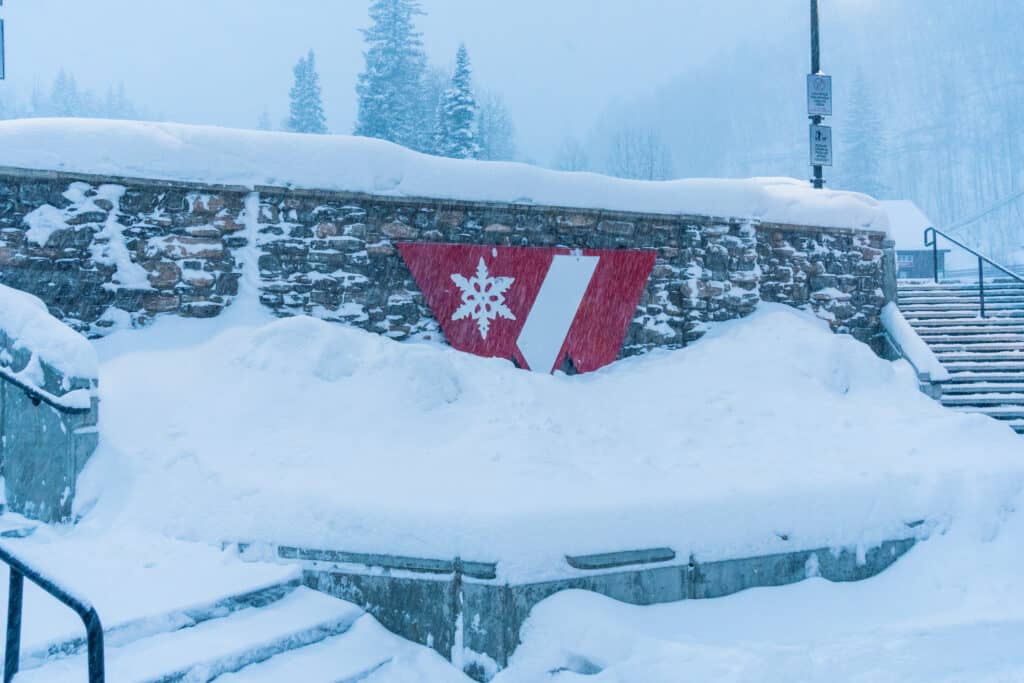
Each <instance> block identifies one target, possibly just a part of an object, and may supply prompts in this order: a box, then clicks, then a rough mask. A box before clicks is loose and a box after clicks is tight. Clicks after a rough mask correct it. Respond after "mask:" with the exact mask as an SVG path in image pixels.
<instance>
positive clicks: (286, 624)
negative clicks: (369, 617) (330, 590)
mask: <svg viewBox="0 0 1024 683" xmlns="http://www.w3.org/2000/svg"><path fill="white" fill-rule="evenodd" d="M362 614H363V612H362V610H361V609H359V608H358V607H356V606H355V605H353V604H351V603H347V602H344V601H342V600H338V599H336V598H332V597H330V596H327V595H324V594H322V593H317V592H316V591H313V590H310V589H309V588H298V589H296V590H295V591H294V592H292V593H291V594H290V595H288V596H286V597H284V598H282V599H281V600H279V601H277V602H274V603H271V604H270V605H267V606H265V607H261V608H249V609H244V610H241V611H239V612H235V613H233V614H231V615H229V616H227V617H224V618H222V619H214V620H212V621H207V622H204V623H202V624H200V625H198V626H195V627H193V628H186V629H182V630H180V631H173V632H170V633H161V634H159V635H156V636H152V637H150V638H145V639H142V640H138V641H135V642H133V643H130V644H128V645H125V646H123V647H118V648H110V649H108V650H107V679H108V680H110V681H112V682H116V683H136V682H141V681H154V680H161V679H163V678H164V677H166V676H171V675H173V674H181V673H185V672H188V671H191V670H193V669H196V670H200V671H202V672H203V675H201V676H199V677H197V678H196V679H194V680H196V681H209V680H212V678H213V677H214V676H216V675H217V674H220V673H224V672H227V671H235V670H237V669H239V668H241V667H242V666H245V665H246V664H251V663H253V662H256V661H261V660H263V659H266V658H267V657H268V656H271V655H273V654H276V652H279V651H282V650H285V649H290V648H291V647H295V646H301V645H304V644H307V643H311V642H317V641H320V640H322V639H323V638H325V637H328V636H330V635H333V634H338V633H342V632H344V631H345V630H346V629H348V628H349V627H350V626H351V625H352V623H353V622H355V620H356V619H358V618H359V617H360V616H361V615H362ZM85 678H86V663H85V657H83V656H77V657H72V658H68V659H61V660H56V661H54V662H51V663H49V664H47V665H45V666H43V667H40V668H38V669H30V670H28V671H25V672H23V673H22V674H20V675H19V676H18V677H17V678H16V679H15V680H16V681H17V683H35V682H38V683H42V682H46V683H51V682H52V683H63V682H65V681H73V680H85ZM190 680H192V679H190Z"/></svg>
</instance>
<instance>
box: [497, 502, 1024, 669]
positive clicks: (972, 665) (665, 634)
mask: <svg viewBox="0 0 1024 683" xmlns="http://www.w3.org/2000/svg"><path fill="white" fill-rule="evenodd" d="M1021 503H1024V499H1020V498H1018V500H1017V501H1016V503H1015V504H1014V505H1012V506H1011V507H1008V508H1007V509H1006V510H1003V511H1001V514H997V515H989V514H981V515H972V514H967V515H964V516H961V517H959V518H958V519H957V520H956V521H955V522H954V524H953V527H952V529H951V530H950V531H949V532H948V533H945V534H942V535H936V536H934V537H933V538H931V539H929V540H927V541H925V542H923V543H921V544H919V545H918V546H917V547H915V548H914V549H913V550H911V552H910V554H909V555H907V556H906V557H905V558H903V559H901V560H900V561H899V562H898V563H896V564H895V565H894V566H893V567H892V568H890V569H889V570H887V571H886V572H884V573H883V574H881V575H880V576H878V577H875V578H873V579H870V580H868V581H864V582H858V583H847V584H835V583H829V582H827V581H825V580H823V579H810V580H808V581H805V582H803V583H801V584H798V585H795V586H787V587H783V588H764V589H756V590H751V591H746V592H743V593H740V594H737V595H733V596H730V597H728V598H722V599H718V600H695V601H688V602H682V603H674V604H667V605H657V606H653V607H633V606H629V605H624V604H621V603H617V602H614V601H613V600H610V599H608V598H604V597H602V596H599V595H595V594H593V593H583V592H566V593H561V594H558V595H556V596H554V597H552V598H550V599H549V600H547V601H545V602H543V603H541V604H540V605H538V606H537V607H535V608H534V610H533V611H532V613H531V616H530V619H529V620H528V621H527V623H526V624H525V625H524V627H523V629H522V632H521V633H522V637H523V644H522V645H521V646H520V648H519V650H518V651H517V652H516V654H515V655H514V656H513V658H512V661H511V662H510V663H509V668H508V669H507V670H506V671H504V672H502V673H500V674H499V675H498V677H497V678H496V679H495V680H494V683H534V681H540V680H551V681H553V683H569V682H570V681H584V680H585V681H592V682H593V683H611V682H614V683H681V682H684V681H687V682H688V681H693V682H695V683H696V682H703V681H722V682H725V683H733V682H737V683H738V682H752V681H757V682H760V683H775V682H778V683H782V682H783V681H803V682H806V683H832V682H833V681H863V682H868V681H871V682H892V683H895V682H896V681H900V682H912V683H939V682H947V683H963V682H966V681H970V682H971V683H985V682H989V683H997V682H999V683H1007V682H1009V681H1022V680H1024V651H1022V649H1021V647H1020V643H1021V641H1022V640H1024V587H1022V585H1021V581H1020V562H1021V548H1022V547H1024V515H1022V514H1021V512H1022V510H1021V506H1020V504H1021ZM553 671H554V672H559V671H560V672H561V673H559V674H556V675H550V674H549V672H553ZM584 673H586V674H589V675H586V676H584V675H582V674H584Z"/></svg>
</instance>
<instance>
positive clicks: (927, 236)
mask: <svg viewBox="0 0 1024 683" xmlns="http://www.w3.org/2000/svg"><path fill="white" fill-rule="evenodd" d="M938 235H942V236H943V237H944V238H945V239H946V240H947V241H949V242H952V243H953V244H955V245H956V246H958V247H960V248H961V249H963V250H964V251H966V252H969V253H971V254H974V255H975V256H977V257H978V293H979V299H980V303H981V317H982V318H985V317H987V316H986V315H985V264H986V263H987V264H988V265H990V266H992V267H993V268H995V269H996V270H999V271H1002V272H1003V273H1005V274H1006V275H1008V276H1009V277H1011V278H1013V279H1014V280H1016V281H1017V282H1020V283H1021V284H1024V277H1021V276H1020V275H1017V273H1014V272H1013V271H1012V270H1010V269H1009V268H1006V267H1005V266H1001V265H999V264H998V263H996V262H995V261H993V260H992V259H990V258H989V257H987V256H984V255H982V254H980V253H979V252H977V251H975V250H974V249H971V248H970V247H969V246H967V245H966V244H964V243H963V242H961V241H959V240H957V239H955V238H953V237H950V236H949V235H947V234H946V233H944V232H942V231H941V230H939V229H938V228H927V229H926V230H925V231H924V246H926V247H931V248H932V263H933V265H934V266H935V282H936V283H938V281H939V240H938Z"/></svg>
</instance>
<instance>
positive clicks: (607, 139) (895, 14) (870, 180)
mask: <svg viewBox="0 0 1024 683" xmlns="http://www.w3.org/2000/svg"><path fill="white" fill-rule="evenodd" d="M823 22H824V23H823V27H822V29H823V31H822V33H823V67H824V70H825V71H826V72H827V73H830V74H832V75H833V79H834V89H835V112H834V113H835V116H834V117H833V118H832V119H831V120H830V124H831V125H832V126H833V127H834V140H835V163H836V165H835V167H834V168H831V169H826V174H825V175H826V178H827V179H828V186H829V187H833V188H839V189H852V190H858V191H864V192H868V193H870V194H874V195H876V196H880V197H882V198H900V199H902V198H908V199H912V200H914V201H916V202H917V203H918V204H919V205H920V206H921V207H922V208H923V209H924V210H925V212H926V213H927V214H928V215H929V216H930V217H931V219H932V220H933V221H934V222H935V223H936V225H937V226H950V225H953V224H955V223H959V222H962V221H963V220H964V219H971V218H974V217H976V216H979V215H981V214H984V216H982V217H981V218H979V219H978V220H976V221H974V222H972V223H970V224H969V225H968V226H966V227H964V228H962V229H961V230H960V234H962V235H964V236H966V237H967V238H968V239H970V240H973V241H974V242H975V243H976V244H979V245H983V246H984V247H985V248H986V249H987V250H989V251H991V252H992V253H993V255H995V256H996V257H1000V258H1008V257H1009V254H1010V253H1012V252H1014V251H1016V250H1021V249H1024V196H1022V197H1015V195H1016V194H1017V193H1022V192H1024V164H1022V157H1024V154H1022V150H1024V73H1022V65H1024V41H1021V40H1020V36H1021V35H1024V3H1021V2H1019V0H986V1H985V2H978V3H974V2H970V3H968V2H959V1H953V0H900V1H899V2H878V3H873V4H872V5H871V6H870V9H865V10H863V11H852V10H849V9H848V10H846V11H844V10H843V8H842V7H841V6H840V4H839V3H828V4H823ZM809 61H810V56H809V49H808V36H807V27H806V25H804V24H800V25H797V26H794V27H793V30H792V34H791V35H789V36H786V35H773V36H770V40H765V41H762V42H760V43H757V44H745V45H742V46H740V47H738V48H736V49H735V50H734V51H733V52H732V53H731V56H730V57H729V58H727V59H718V60H715V61H714V62H713V63H709V64H708V65H706V66H705V67H704V68H701V69H697V70H695V71H692V72H689V73H687V74H685V75H682V76H679V77H677V78H675V79H673V80H671V81H670V82H668V83H666V84H665V85H663V86H662V87H660V88H659V89H658V90H657V92H656V93H655V94H653V95H651V96H649V97H646V98H643V99H640V100H635V101H632V102H628V103H624V104H618V105H616V106H614V107H610V108H609V109H608V111H607V112H606V113H605V116H604V117H603V120H602V122H601V123H600V124H599V125H598V126H597V127H596V128H595V130H593V131H591V133H590V134H589V135H585V136H583V137H582V139H579V140H577V139H569V140H567V141H566V142H565V143H564V144H563V147H562V149H561V150H558V151H557V152H556V153H555V155H554V158H553V165H555V166H557V167H561V168H573V169H576V170H581V169H593V170H597V171H604V172H612V173H615V172H616V171H617V169H616V167H615V166H616V163H617V162H616V158H617V152H616V148H617V147H618V146H619V143H618V141H617V136H618V135H620V134H622V131H626V132H627V133H628V134H629V135H631V136H633V137H634V138H636V137H637V132H640V133H643V132H646V131H654V134H655V135H656V136H657V137H660V139H661V140H662V141H663V142H664V146H665V147H666V148H667V150H668V151H667V156H668V157H669V158H670V159H671V160H672V166H673V168H672V171H673V175H675V176H677V177H700V176H710V177H720V176H724V177H730V176H744V177H745V176H763V175H771V176H778V175H787V176H793V177H797V178H807V177H809V173H810V169H809V168H808V160H807V155H808V152H807V149H808V137H807V136H808V131H807V118H806V105H805V96H804V87H805V85H804V75H805V74H806V73H807V71H808V69H809ZM641 137H642V136H641ZM647 147H648V149H653V148H654V147H656V146H651V145H648V146H647ZM657 154H659V155H665V154H666V152H665V151H664V150H657Z"/></svg>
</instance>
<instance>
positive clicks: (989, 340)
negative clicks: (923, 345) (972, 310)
mask: <svg viewBox="0 0 1024 683" xmlns="http://www.w3.org/2000/svg"><path fill="white" fill-rule="evenodd" d="M919 336H920V337H921V339H924V340H925V341H926V342H928V345H929V346H938V345H944V344H952V345H957V346H972V347H973V346H974V345H975V344H1018V345H1020V347H1021V348H1024V334H1019V333H1018V334H1012V333H1002V334H1000V333H992V334H983V333H979V332H978V331H977V330H975V331H973V332H971V333H969V334H960V335H955V334H948V333H944V332H943V333H932V332H924V333H919Z"/></svg>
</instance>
